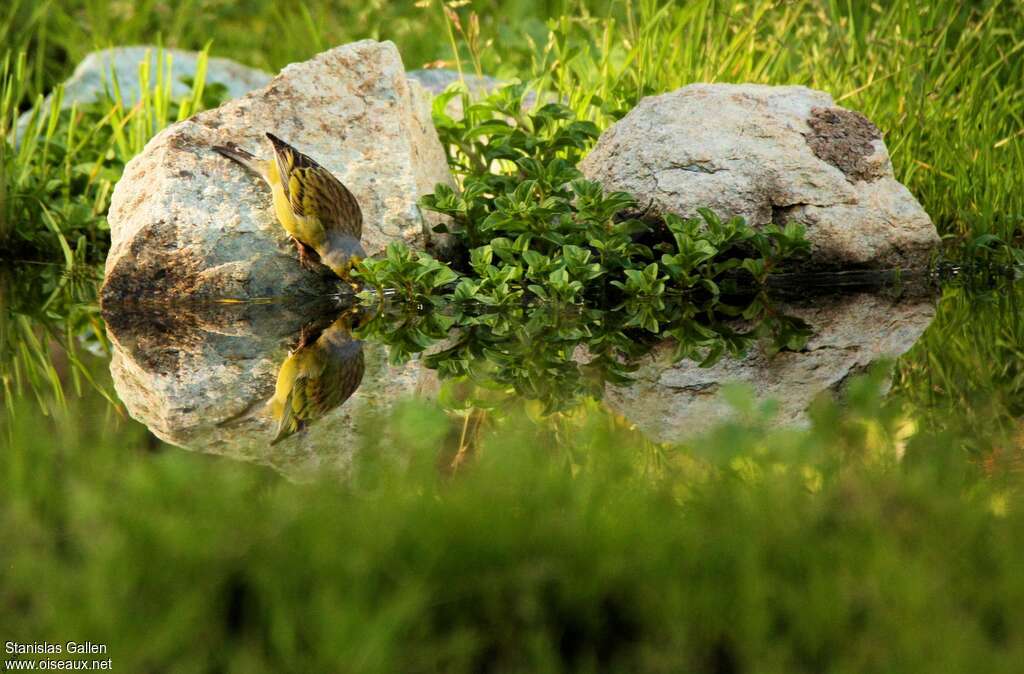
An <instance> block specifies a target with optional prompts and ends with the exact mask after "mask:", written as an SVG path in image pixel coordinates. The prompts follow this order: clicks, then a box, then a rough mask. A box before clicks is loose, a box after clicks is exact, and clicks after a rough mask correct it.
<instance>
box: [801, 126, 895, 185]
mask: <svg viewBox="0 0 1024 674" xmlns="http://www.w3.org/2000/svg"><path fill="white" fill-rule="evenodd" d="M807 124H808V125H809V126H810V127H811V133H810V134H808V135H807V136H806V138H807V144H808V145H810V146H811V150H813V151H814V154H815V155H816V156H817V157H818V159H821V160H822V161H826V162H828V163H829V164H832V165H833V166H835V167H836V168H838V169H839V170H840V171H842V172H843V174H844V175H845V176H846V177H847V178H848V179H849V180H850V182H853V181H856V180H865V181H871V180H877V179H878V178H881V177H882V173H881V172H880V170H879V167H878V165H877V163H873V162H870V161H868V157H870V156H871V155H873V154H874V153H875V144H874V141H876V140H880V139H881V138H882V134H881V132H879V130H878V127H876V126H875V125H874V124H872V123H871V120H869V119H868V118H867V117H865V116H864V115H862V114H860V113H859V112H854V111H852V110H844V109H843V108H811V117H810V119H808V120H807Z"/></svg>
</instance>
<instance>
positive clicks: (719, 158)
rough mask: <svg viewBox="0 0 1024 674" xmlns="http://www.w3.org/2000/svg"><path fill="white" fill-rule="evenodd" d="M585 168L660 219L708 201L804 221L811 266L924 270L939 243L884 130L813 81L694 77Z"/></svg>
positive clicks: (641, 112) (650, 105) (600, 146)
mask: <svg viewBox="0 0 1024 674" xmlns="http://www.w3.org/2000/svg"><path fill="white" fill-rule="evenodd" d="M582 169H583V172H584V173H585V174H586V176H587V177H589V178H591V179H594V180H598V181H600V182H601V183H602V184H603V185H604V186H605V187H606V188H607V189H615V190H624V191H627V192H630V193H632V194H633V195H634V196H635V197H636V198H637V201H638V202H639V204H640V207H642V208H643V207H647V206H648V205H649V206H650V210H649V211H648V213H649V214H651V215H654V216H657V215H661V214H665V213H675V214H677V215H683V216H687V217H692V216H693V215H695V213H696V210H697V209H698V208H700V207H702V206H707V207H710V208H712V209H713V210H715V211H717V212H718V213H719V214H720V215H723V216H733V215H741V216H743V217H744V218H746V219H747V221H748V222H750V223H752V224H757V225H764V224H767V223H769V222H777V223H780V224H784V223H786V222H788V221H790V220H797V221H799V222H802V223H804V224H806V226H807V236H808V238H809V239H810V241H811V245H812V251H813V254H812V256H811V258H810V262H809V264H810V265H811V266H816V267H823V268H850V267H858V268H884V267H900V268H919V267H922V266H925V265H927V263H928V262H929V259H930V257H931V254H932V252H933V251H934V250H935V248H936V246H937V245H938V243H939V237H938V235H937V233H936V231H935V227H934V225H933V224H932V222H931V219H930V218H929V217H928V214H927V213H925V211H924V209H922V208H921V205H920V204H918V202H917V201H916V200H915V199H914V197H913V195H911V194H910V192H909V191H908V190H907V188H906V187H904V186H903V185H901V184H900V183H899V182H898V181H896V179H895V178H894V177H893V170H892V164H891V162H890V161H889V154H888V151H887V150H886V147H885V143H884V142H883V140H882V134H881V133H880V132H879V131H878V129H877V128H875V126H874V125H873V124H872V123H871V122H870V121H869V120H868V119H867V118H866V117H864V116H863V115H861V114H859V113H856V112H852V111H850V110H846V109H844V108H841V107H838V106H836V105H835V103H834V102H833V100H832V97H831V96H829V95H828V94H826V93H823V92H820V91H814V90H812V89H807V88H805V87H796V86H783V87H771V86H762V85H753V84H742V85H732V84H693V85H690V86H686V87H683V88H682V89H679V90H677V91H673V92H671V93H667V94H663V95H661V96H652V97H648V98H645V99H643V100H642V101H640V103H639V105H637V107H636V108H635V109H634V110H632V111H631V112H630V113H629V114H628V115H626V117H624V118H623V119H622V120H621V121H619V122H618V123H616V124H615V125H613V126H612V127H611V128H610V129H608V130H607V131H606V132H605V133H604V134H602V136H601V138H600V139H599V141H598V143H597V146H596V147H595V148H594V150H593V151H592V152H591V153H590V155H589V156H588V157H587V158H586V159H585V160H584V162H583V164H582Z"/></svg>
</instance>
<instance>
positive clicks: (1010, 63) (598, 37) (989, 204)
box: [0, 0, 1024, 241]
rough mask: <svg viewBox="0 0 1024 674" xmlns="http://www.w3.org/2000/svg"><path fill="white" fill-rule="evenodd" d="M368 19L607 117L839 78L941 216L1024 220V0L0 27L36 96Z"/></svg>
mask: <svg viewBox="0 0 1024 674" xmlns="http://www.w3.org/2000/svg"><path fill="white" fill-rule="evenodd" d="M446 6H447V7H448V8H449V9H448V13H447V14H446V12H445V9H444V7H446ZM474 17H475V18H474ZM449 35H450V36H451V39H447V38H446V36H449ZM365 37H373V38H379V39H391V40H394V41H395V42H396V44H398V46H399V48H400V50H401V52H402V54H403V56H404V58H405V61H406V65H407V66H408V67H409V68H416V67H422V66H423V65H426V64H435V65H448V66H459V67H461V68H463V69H464V70H466V71H472V70H480V71H484V72H487V73H490V74H493V75H498V76H501V77H521V78H524V79H526V78H531V77H536V76H547V78H548V82H547V84H548V86H550V87H552V88H554V89H555V90H556V91H557V92H558V93H559V94H561V95H562V96H565V97H567V98H568V99H570V100H571V101H572V102H573V104H574V105H575V106H576V107H577V108H578V109H580V110H581V111H584V112H587V113H588V114H589V115H591V116H592V117H594V118H595V119H597V120H598V121H599V122H601V123H602V124H606V123H608V122H610V121H611V119H613V118H614V117H615V116H618V115H621V114H622V113H623V112H624V111H626V110H628V109H629V108H630V107H631V106H632V105H633V104H635V103H636V101H637V100H638V99H639V98H640V97H642V96H644V95H648V94H654V93H662V92H665V91H669V90H672V89H675V88H677V87H679V86H683V85H685V84H688V83H691V82H697V81H722V82H763V83H769V84H802V85H806V86H810V87H815V88H819V89H823V90H825V91H828V92H829V93H831V94H832V95H833V96H834V97H835V98H836V100H837V101H839V102H840V103H841V104H842V105H846V106H848V107H851V108H854V109H857V110H860V111H862V112H864V113H865V114H867V115H868V116H869V117H870V118H871V119H872V120H874V121H875V122H876V123H877V124H878V126H879V127H880V128H881V129H882V130H883V131H884V132H885V133H886V140H887V143H888V145H889V149H890V151H891V153H892V156H893V162H894V165H895V168H896V174H897V177H898V178H899V179H900V180H902V181H903V182H905V183H906V184H907V185H908V186H909V187H910V189H911V191H913V192H914V194H915V195H916V196H917V197H918V199H920V200H921V201H922V203H923V204H924V206H925V208H926V210H927V211H928V212H929V213H930V214H931V215H932V217H933V218H934V219H935V221H936V223H937V225H938V227H939V230H940V232H941V233H943V234H948V235H951V236H955V237H967V238H974V237H977V236H979V235H981V234H984V233H994V234H996V235H998V236H1000V237H1001V238H1003V239H1004V240H1007V241H1011V240H1015V239H1017V238H1018V237H1019V236H1020V234H1021V226H1022V222H1024V202H1022V199H1024V196H1022V195H1021V193H1020V190H1017V189H1014V177H1015V176H1018V175H1020V174H1021V173H1022V172H1024V135H1022V134H1024V90H1022V87H1021V86H1020V82H1021V81H1022V80H1024V5H1022V4H1021V3H1019V2H1013V1H1011V0H1002V1H1000V0H988V1H969V0H943V1H941V2H929V3H919V2H912V1H909V0H897V1H894V2H887V3H869V2H842V1H840V0H795V1H792V2H780V1H779V0H752V1H751V2H742V3H741V2H734V1H731V0H695V1H693V2H686V3H678V4H677V3H664V2H656V1H655V0H628V1H621V2H601V1H597V2H594V1H590V2H586V1H582V0H580V1H569V0H563V1H557V0H512V1H509V2H497V1H496V0H473V1H471V2H448V3H447V4H446V5H443V4H442V3H441V2H440V0H433V1H429V0H428V1H425V2H416V3H413V2H384V1H383V0H372V1H370V2H366V3H359V4H358V5H351V4H349V3H339V2H333V1H331V0H305V1H304V2H296V3H287V4H285V5H281V4H280V3H275V2H270V1H269V0H246V1H245V2H238V3H226V2H220V1H219V0H176V1H172V2H168V1H166V0H162V1H159V2H158V1H156V0H141V2H131V3H128V2H120V1H118V0H63V1H59V2H58V1H56V0H49V1H48V2H41V3H37V2H29V1H28V0H13V2H11V3H10V4H9V5H8V7H7V9H6V10H2V11H0V44H5V45H8V46H9V49H11V50H12V51H13V52H17V51H20V50H24V51H26V53H27V54H28V55H29V58H28V64H27V71H26V72H27V86H26V87H25V92H24V96H25V97H24V98H23V100H22V103H23V104H24V103H25V102H27V101H28V100H30V99H31V97H32V96H35V95H36V94H39V93H43V92H45V91H48V90H49V89H50V88H51V87H52V86H53V85H54V84H55V83H57V82H59V81H60V80H61V79H62V78H63V77H65V76H66V75H67V74H68V73H69V72H70V71H71V69H73V67H74V65H75V64H76V63H77V62H78V61H79V60H80V59H81V57H82V56H83V55H84V54H85V53H86V52H87V51H88V50H90V49H92V48H95V47H105V46H108V45H111V44H132V43H139V42H142V43H154V42H159V43H162V44H165V45H167V46H175V47H184V48H193V49H199V48H202V47H203V46H204V45H206V44H207V43H209V42H211V41H212V53H213V54H214V55H216V56H226V57H230V58H234V59H236V60H239V61H241V62H243V63H246V64H249V65H253V66H256V67H261V68H266V69H268V70H271V71H276V70H278V69H279V68H281V67H282V66H284V65H285V64H287V63H289V62H292V61H296V60H302V59H306V58H309V57H310V56H312V55H313V54H315V53H317V52H318V51H321V50H323V49H326V48H328V47H331V46H333V45H337V44H341V43H344V42H347V41H351V40H354V39H360V38H365ZM453 47H454V49H455V50H456V51H455V52H454V53H453ZM591 103H597V104H598V106H597V107H598V108H603V110H604V113H599V112H597V111H595V110H593V109H591V108H590V104H591Z"/></svg>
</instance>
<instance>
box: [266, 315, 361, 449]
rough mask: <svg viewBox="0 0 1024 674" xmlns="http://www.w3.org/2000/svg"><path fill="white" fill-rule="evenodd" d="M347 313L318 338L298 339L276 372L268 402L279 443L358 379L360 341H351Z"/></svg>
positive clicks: (351, 388)
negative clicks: (273, 387)
mask: <svg viewBox="0 0 1024 674" xmlns="http://www.w3.org/2000/svg"><path fill="white" fill-rule="evenodd" d="M352 319H353V313H352V312H351V311H349V312H346V313H344V314H342V315H341V316H340V317H339V318H338V319H337V320H335V321H334V323H332V324H331V325H330V327H328V328H327V329H325V330H324V331H323V332H322V333H320V334H319V335H315V334H314V335H304V336H303V338H302V340H301V342H300V344H299V346H298V347H297V348H296V349H295V351H293V352H292V353H291V354H289V356H288V358H286V359H285V361H284V363H282V364H281V368H280V369H279V370H278V372H277V386H276V387H275V389H274V397H273V398H272V399H271V400H270V407H271V414H272V415H273V417H274V419H275V420H276V421H277V434H276V436H275V437H274V439H273V441H272V442H271V444H275V443H278V442H280V441H281V440H283V439H285V438H287V437H288V436H289V435H292V434H293V433H295V432H297V431H299V430H301V429H302V428H303V427H305V426H306V424H308V423H310V422H312V421H315V420H316V419H319V418H320V417H322V416H323V415H325V414H327V413H328V412H329V411H331V410H332V409H334V408H335V407H338V406H339V405H341V404H342V403H344V402H345V401H346V400H348V399H349V397H351V395H352V394H353V393H355V390H356V389H357V388H359V384H360V382H362V380H363V369H364V363H363V343H362V342H361V341H359V340H357V339H353V338H352V334H351V320H352Z"/></svg>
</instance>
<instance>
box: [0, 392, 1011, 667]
mask: <svg viewBox="0 0 1024 674" xmlns="http://www.w3.org/2000/svg"><path fill="white" fill-rule="evenodd" d="M878 383H879V378H878V377H876V378H875V379H868V380H864V381H862V382H860V383H859V384H858V385H857V387H858V390H857V391H856V392H855V393H854V396H853V399H852V402H851V403H849V404H848V406H847V407H846V408H845V409H840V408H837V407H836V406H835V405H834V403H829V402H822V403H821V404H819V405H818V406H817V407H816V409H815V412H814V419H815V422H814V424H813V425H812V427H811V428H810V429H809V430H806V431H801V432H797V431H779V430H770V429H769V428H768V426H766V424H765V419H764V417H763V415H762V414H761V413H759V412H757V410H756V409H753V408H751V409H750V410H748V412H747V413H746V414H744V415H741V416H740V417H738V418H737V420H735V421H733V422H731V423H729V424H727V425H726V426H724V427H723V428H721V429H720V430H719V431H717V432H715V433H714V434H712V435H711V436H709V437H707V438H704V439H703V440H702V441H700V442H698V443H695V446H698V447H699V448H700V451H699V452H697V453H694V451H693V450H692V449H687V448H684V447H657V448H654V447H648V448H647V450H645V451H641V447H640V446H638V445H637V444H636V442H635V440H634V439H632V434H631V433H630V432H629V431H628V430H626V429H623V428H622V427H621V426H620V425H616V424H615V423H613V422H612V421H611V420H609V419H607V418H602V417H600V416H598V415H589V416H587V417H585V418H577V419H563V422H564V423H565V424H568V426H569V427H570V428H571V431H572V432H569V433H566V432H562V433H553V432H551V431H550V429H545V428H543V427H540V426H538V425H536V424H534V423H532V422H530V421H529V420H527V419H525V418H523V417H520V416H517V415H511V416H509V417H508V418H507V419H505V420H504V421H503V422H501V423H499V424H498V425H497V426H495V427H494V428H493V429H492V431H490V432H488V433H487V434H486V436H485V437H484V438H483V440H482V442H481V443H480V444H479V446H478V448H477V455H476V457H475V461H473V462H472V463H471V464H464V465H463V467H462V468H461V469H460V472H459V473H458V475H457V476H455V477H453V478H442V477H439V475H438V472H437V468H436V465H437V453H438V447H439V445H440V444H443V443H442V442H441V438H443V437H444V436H445V433H446V429H447V425H448V423H449V422H448V420H447V418H446V417H445V415H444V414H443V413H442V412H441V411H439V410H438V409H436V408H433V407H431V406H429V405H425V404H422V403H409V404H407V405H405V406H404V407H401V408H399V411H398V412H397V413H396V415H395V416H394V417H393V418H392V419H389V420H388V421H389V423H390V424H392V425H393V427H394V429H395V430H396V433H395V435H393V436H391V437H392V439H393V441H394V444H381V441H379V440H377V439H375V438H372V437H370V438H362V439H359V440H353V442H354V443H356V444H358V457H359V458H358V460H357V462H356V465H357V469H356V472H355V475H354V479H353V480H352V482H351V483H350V484H348V485H339V484H332V483H320V484H311V485H294V484H288V483H284V482H281V481H280V480H277V479H275V478H274V477H273V476H272V475H270V474H269V473H268V472H267V471H266V470H263V469H258V468H255V467H252V466H246V465H242V464H235V463H231V462H227V461H224V460H220V459H215V458H211V457H205V456H197V455H192V454H189V453H187V452H182V451H179V450H171V451H157V452H156V453H155V454H153V453H147V452H145V451H142V450H138V449H131V448H132V447H140V446H141V445H142V444H144V443H143V437H142V430H141V429H140V428H139V427H138V426H135V425H134V424H128V425H126V426H125V425H119V424H118V423H114V422H113V420H112V419H107V418H105V416H104V414H103V413H102V411H101V409H99V408H97V407H95V406H90V404H89V403H87V402H85V401H78V402H75V403H74V406H75V407H74V409H73V410H72V412H73V414H74V416H73V417H71V418H61V417H56V418H50V419H45V418H42V417H40V416H39V413H38V411H36V410H35V409H34V408H33V407H31V406H25V407H24V408H23V409H21V410H19V415H18V417H17V419H18V421H17V422H14V423H12V422H11V421H10V420H8V421H6V422H4V425H6V426H7V428H4V429H3V430H4V431H5V433H4V434H3V435H6V432H7V431H10V432H13V442H12V444H10V445H9V446H8V447H6V448H5V449H4V451H3V452H0V471H2V473H3V475H4V476H5V479H4V483H5V484H4V489H3V490H2V491H0V518H2V522H0V524H2V529H0V530H2V531H3V532H4V544H3V545H2V546H0V570H2V574H3V582H2V583H0V633H2V634H3V635H4V639H5V640H15V641H20V640H25V641H40V640H44V639H46V640H51V641H58V642H63V641H66V640H68V639H78V640H84V639H85V638H88V639H90V640H92V641H94V642H99V643H105V644H107V645H108V646H109V648H110V656H111V657H112V658H113V662H114V665H115V668H116V669H118V670H120V671H133V672H135V671H137V672H156V671H165V672H209V671H220V672H246V673H256V672H283V671H295V672H298V671H302V672H328V671H345V672H395V671H401V672H478V671H505V672H511V671H531V672H534V671H546V672H560V671H566V672H568V671H573V672H586V671H593V672H596V671H619V672H680V671H730V672H740V671H758V672H779V673H780V674H781V673H783V672H785V673H789V674H792V673H794V672H859V673H863V672H891V671H899V672H904V673H913V672H935V671H977V672H1007V673H1009V672H1014V671H1016V668H1017V667H1018V666H1019V663H1020V662H1021V660H1022V657H1024V639H1022V637H1021V635H1022V634H1024V614H1022V612H1021V611H1020V605H1021V601H1022V600H1024V578H1022V577H1021V575H1020V574H1019V573H1017V570H1018V569H1019V568H1020V565H1021V563H1022V562H1024V549H1022V548H1021V547H1020V546H1019V544H1018V543H1019V541H1020V540H1021V536H1022V535H1024V511H1021V510H1020V509H1019V508H1018V507H1016V506H1017V505H1018V502H1017V500H1016V497H1014V496H1013V495H1012V494H1008V493H1007V492H1006V491H1005V490H1003V489H1002V488H1001V487H1000V486H999V485H997V484H994V483H991V482H986V481H979V480H978V479H977V478H976V476H975V475H974V474H973V473H974V472H975V471H974V470H973V469H972V468H970V467H969V465H968V464H966V463H965V462H964V461H963V460H962V456H961V455H960V454H959V452H958V451H957V449H956V448H955V447H953V446H951V445H950V443H948V442H944V441H942V440H941V439H940V437H939V436H932V437H930V438H928V439H927V441H923V442H922V440H923V439H918V441H915V442H913V443H911V444H910V445H908V446H907V447H905V448H904V449H905V451H906V452H907V458H906V459H905V460H904V461H903V463H902V464H897V463H896V460H895V458H896V457H895V454H894V452H896V451H899V448H898V447H897V446H896V445H892V446H891V447H889V449H884V450H883V449H882V448H881V447H880V445H879V444H878V443H877V442H876V441H875V439H874V438H876V437H878V433H875V434H872V433H857V432H854V429H856V428H863V427H875V428H876V429H880V430H881V431H882V433H881V434H882V435H885V433H886V432H889V431H892V430H893V429H895V427H896V426H897V425H898V423H899V418H898V417H899V415H898V413H894V412H892V411H891V410H890V412H885V413H883V411H882V410H883V408H884V407H886V406H887V404H886V403H884V402H883V401H882V400H881V399H880V398H879V397H878V395H877V386H878ZM739 399H740V401H741V404H742V400H743V396H742V395H741V396H739ZM570 428H567V429H562V430H563V431H565V430H570ZM839 437H841V438H842V442H841V443H837V441H836V440H837V438H839ZM839 447H841V448H842V451H838V452H837V451H836V450H837V448H839ZM649 451H657V452H658V454H659V455H660V460H659V461H658V462H657V468H656V469H652V462H651V461H650V457H649V456H648V455H647V454H646V452H649Z"/></svg>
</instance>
